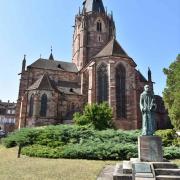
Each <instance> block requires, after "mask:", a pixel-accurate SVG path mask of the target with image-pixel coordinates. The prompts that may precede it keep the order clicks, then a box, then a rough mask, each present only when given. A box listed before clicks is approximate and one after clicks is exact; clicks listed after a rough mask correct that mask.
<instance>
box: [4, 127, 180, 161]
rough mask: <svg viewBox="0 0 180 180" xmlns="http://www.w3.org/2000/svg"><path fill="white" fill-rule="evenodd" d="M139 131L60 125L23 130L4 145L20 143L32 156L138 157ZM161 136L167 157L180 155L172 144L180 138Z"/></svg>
mask: <svg viewBox="0 0 180 180" xmlns="http://www.w3.org/2000/svg"><path fill="white" fill-rule="evenodd" d="M160 132H161V133H160ZM158 133H160V134H161V136H162V134H163V133H164V134H167V132H164V131H159V132H158ZM140 134H141V132H140V131H139V130H136V131H123V130H113V129H108V130H103V131H98V130H94V129H93V128H90V127H88V126H75V125H73V126H70V125H59V126H47V127H44V128H25V129H21V130H20V131H17V132H14V133H12V134H10V135H8V137H7V138H5V139H3V144H4V145H5V146H6V147H7V148H9V147H14V146H16V145H19V144H21V145H22V146H23V148H22V153H23V154H25V155H28V156H33V157H44V158H71V159H96V160H123V159H124V160H125V159H129V158H133V157H137V156H138V152H137V151H138V148H137V139H138V138H137V137H138V136H139V135H140ZM168 134H169V131H168ZM170 134H171V133H170ZM162 137H166V138H164V139H163V142H164V145H165V144H166V145H168V147H165V148H164V157H165V158H167V159H175V158H180V148H178V147H177V146H173V145H172V144H173V143H174V142H175V141H178V138H175V139H173V138H172V137H173V136H165V135H164V136H162Z"/></svg>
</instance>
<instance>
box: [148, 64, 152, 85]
mask: <svg viewBox="0 0 180 180" xmlns="http://www.w3.org/2000/svg"><path fill="white" fill-rule="evenodd" d="M148 81H149V82H152V75H151V69H150V68H149V67H148Z"/></svg>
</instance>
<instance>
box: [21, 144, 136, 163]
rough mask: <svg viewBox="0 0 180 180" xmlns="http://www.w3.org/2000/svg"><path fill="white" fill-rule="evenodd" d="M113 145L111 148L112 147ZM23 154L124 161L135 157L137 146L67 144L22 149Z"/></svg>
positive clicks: (33, 146)
mask: <svg viewBox="0 0 180 180" xmlns="http://www.w3.org/2000/svg"><path fill="white" fill-rule="evenodd" d="M112 145H113V146H112ZM22 153H23V154H25V155H28V156H32V157H46V158H70V159H95V160H123V159H124V160H125V159H129V158H131V157H137V155H138V152H137V146H136V145H134V144H112V143H109V144H107V143H101V144H95V143H94V142H92V143H91V142H90V143H89V144H87V143H86V144H83V145H81V144H69V145H66V146H63V147H56V148H50V147H48V146H41V145H32V146H27V147H24V148H23V151H22Z"/></svg>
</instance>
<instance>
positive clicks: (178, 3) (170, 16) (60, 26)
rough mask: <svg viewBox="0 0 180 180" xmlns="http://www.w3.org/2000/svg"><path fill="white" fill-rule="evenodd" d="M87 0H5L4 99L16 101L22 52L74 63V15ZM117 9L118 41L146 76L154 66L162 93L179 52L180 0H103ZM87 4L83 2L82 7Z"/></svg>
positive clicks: (1, 2) (0, 28)
mask: <svg viewBox="0 0 180 180" xmlns="http://www.w3.org/2000/svg"><path fill="white" fill-rule="evenodd" d="M82 2H83V0H73V1H65V0H0V99H1V100H3V101H7V100H8V99H9V100H11V101H16V100H17V96H18V88H19V78H20V77H19V76H18V73H20V70H21V62H22V59H23V55H24V54H26V55H27V64H31V63H32V62H33V61H35V60H36V59H38V58H39V56H40V54H42V57H43V58H48V57H49V54H50V47H51V46H53V54H54V57H55V59H58V60H63V61H71V55H72V33H73V28H72V26H73V25H74V16H75V14H76V13H77V12H78V8H79V6H81V5H82ZM103 2H104V5H105V6H107V9H108V11H109V12H111V11H113V15H114V19H115V23H116V31H117V40H118V41H119V42H120V44H121V45H122V47H123V48H124V49H125V51H126V52H127V53H128V55H129V56H130V57H132V58H133V59H134V61H135V62H136V63H137V65H138V67H137V69H139V70H140V71H141V72H142V73H143V75H144V76H146V77H147V69H148V67H150V68H151V70H152V73H153V74H152V77H153V81H155V82H156V84H155V88H154V89H155V94H159V95H161V94H162V91H163V89H164V87H165V81H166V77H165V75H164V74H163V72H162V69H163V68H164V67H168V66H169V64H170V63H171V62H172V61H173V60H175V58H176V56H177V54H178V53H180V11H179V7H180V0H104V1H103ZM81 7H82V6H81Z"/></svg>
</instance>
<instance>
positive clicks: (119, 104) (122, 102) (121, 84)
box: [116, 64, 126, 118]
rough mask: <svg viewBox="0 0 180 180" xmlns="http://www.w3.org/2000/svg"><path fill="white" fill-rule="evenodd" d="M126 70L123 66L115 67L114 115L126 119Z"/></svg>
mask: <svg viewBox="0 0 180 180" xmlns="http://www.w3.org/2000/svg"><path fill="white" fill-rule="evenodd" d="M125 90H126V70H125V68H124V66H123V65H121V64H119V65H118V66H117V67H116V114H117V117H118V118H126V91H125Z"/></svg>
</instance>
